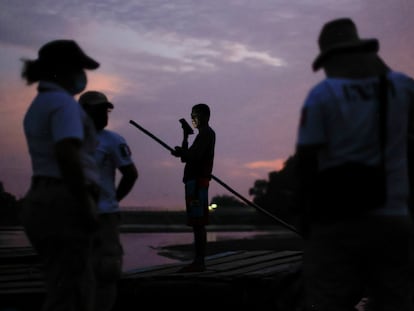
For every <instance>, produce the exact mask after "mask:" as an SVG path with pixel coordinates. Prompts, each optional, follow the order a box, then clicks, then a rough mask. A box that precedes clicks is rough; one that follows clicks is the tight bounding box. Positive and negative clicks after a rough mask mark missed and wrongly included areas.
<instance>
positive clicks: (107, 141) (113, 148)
mask: <svg viewBox="0 0 414 311" xmlns="http://www.w3.org/2000/svg"><path fill="white" fill-rule="evenodd" d="M98 141H99V143H98V147H97V148H96V150H95V159H96V162H97V164H98V167H99V170H100V174H101V176H100V186H101V194H100V197H99V203H98V206H99V211H100V213H115V212H119V203H118V201H117V199H116V188H115V187H116V186H115V175H116V170H117V168H119V167H121V166H125V165H130V164H132V163H133V162H132V159H131V151H130V149H129V147H128V145H127V143H126V141H125V139H124V138H123V137H122V136H121V135H119V134H117V133H115V132H112V131H110V130H107V129H103V130H101V131H99V132H98Z"/></svg>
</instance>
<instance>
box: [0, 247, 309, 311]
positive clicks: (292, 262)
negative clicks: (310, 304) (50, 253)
mask: <svg viewBox="0 0 414 311" xmlns="http://www.w3.org/2000/svg"><path fill="white" fill-rule="evenodd" d="M301 262H302V252H301V251H281V252H275V251H271V250H263V251H232V252H226V253H220V254H216V255H213V256H210V257H208V258H207V261H206V271H204V272H197V273H178V272H177V271H178V270H179V269H180V268H181V267H182V266H183V265H184V264H187V262H184V263H174V264H165V265H159V266H154V267H146V268H140V269H134V270H130V271H126V272H124V273H123V275H122V278H121V280H120V281H119V284H118V285H119V286H118V289H119V291H118V298H117V302H116V305H115V308H114V310H120V311H121V310H122V311H128V310H138V309H139V308H142V306H143V305H144V306H145V305H147V306H148V305H150V306H152V307H174V308H176V307H177V308H181V310H183V309H184V310H186V309H187V307H186V306H188V310H190V309H192V310H193V309H194V304H193V303H194V302H197V303H200V304H201V305H200V306H198V309H200V308H202V309H210V308H214V307H225V306H228V307H237V308H239V309H244V308H246V309H250V310H251V309H252V308H253V309H256V308H260V309H261V310H266V309H267V308H269V309H273V310H274V309H275V308H277V306H278V305H279V306H280V305H284V306H285V305H287V304H292V306H295V305H296V304H297V303H298V299H299V300H300V295H301V281H300V280H301V277H300V271H301V269H300V268H301ZM43 295H44V286H43V275H42V273H41V270H40V265H39V263H38V262H37V260H36V255H35V254H34V252H33V251H32V250H31V248H30V247H27V248H10V249H9V248H0V301H2V302H3V303H2V304H3V306H5V307H15V308H16V307H17V308H18V310H22V311H23V310H39V309H38V308H40V305H41V301H42V299H43ZM26 303H29V306H30V307H27V309H26ZM280 308H281V307H279V309H280ZM276 310H277V309H276ZM292 310H293V309H292Z"/></svg>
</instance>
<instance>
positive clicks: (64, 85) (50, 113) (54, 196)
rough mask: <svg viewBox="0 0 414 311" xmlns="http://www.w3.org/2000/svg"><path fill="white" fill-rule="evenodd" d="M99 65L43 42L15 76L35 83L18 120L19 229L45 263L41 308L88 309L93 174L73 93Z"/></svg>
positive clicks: (70, 48) (62, 44) (86, 128)
mask: <svg viewBox="0 0 414 311" xmlns="http://www.w3.org/2000/svg"><path fill="white" fill-rule="evenodd" d="M98 67H99V64H98V62H96V61H95V60H94V59H92V58H91V57H90V56H88V55H87V54H85V53H84V52H83V51H82V49H81V48H80V47H79V45H78V44H77V43H76V42H75V41H73V40H54V41H51V42H48V43H46V44H45V45H43V46H42V47H41V48H40V50H39V52H38V58H37V59H35V60H24V67H23V70H22V78H23V79H25V80H26V82H27V84H29V85H30V84H33V83H37V84H38V85H37V91H38V92H37V95H36V97H35V98H34V99H33V101H32V103H31V104H30V106H29V108H28V110H27V112H26V114H25V116H24V121H23V126H24V133H25V136H26V141H27V145H28V149H29V153H30V158H31V163H32V183H31V186H30V189H29V191H28V193H27V194H26V196H25V197H24V206H23V214H22V216H23V217H22V219H23V225H24V229H25V232H26V234H27V236H28V238H29V240H30V242H31V243H32V245H33V247H34V248H35V250H36V252H37V253H38V254H39V256H40V258H41V260H42V262H43V263H44V276H45V283H46V296H45V302H44V306H43V309H42V310H43V311H52V310H62V311H63V310H68V311H69V310H83V311H92V310H93V308H94V298H95V297H94V294H93V293H94V287H95V286H94V274H93V270H92V258H91V242H92V237H93V234H94V231H95V230H96V226H97V207H96V199H97V195H98V193H97V192H98V190H99V186H98V183H99V172H98V169H97V165H96V161H95V159H94V157H93V155H94V151H95V144H96V140H95V139H96V136H95V134H96V132H95V129H94V126H93V124H92V122H91V121H90V119H89V118H88V116H87V115H86V113H85V112H84V111H83V109H82V108H81V107H80V106H79V104H78V102H77V101H76V100H75V99H74V97H73V96H74V95H76V94H78V93H80V92H82V91H83V90H84V89H85V87H86V85H87V76H86V72H85V69H89V70H92V69H96V68H98Z"/></svg>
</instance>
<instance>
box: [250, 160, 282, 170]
mask: <svg viewBox="0 0 414 311" xmlns="http://www.w3.org/2000/svg"><path fill="white" fill-rule="evenodd" d="M285 161H286V159H275V160H268V161H266V160H262V161H254V162H249V163H246V164H245V165H244V167H246V168H249V169H268V170H271V171H280V170H281V169H283V167H284V166H285Z"/></svg>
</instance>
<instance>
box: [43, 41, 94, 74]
mask: <svg viewBox="0 0 414 311" xmlns="http://www.w3.org/2000/svg"><path fill="white" fill-rule="evenodd" d="M38 61H39V62H40V64H42V65H43V66H46V67H49V68H67V69H71V68H73V69H96V68H98V67H99V63H98V62H97V61H95V60H94V59H92V58H91V57H90V56H88V55H86V54H85V52H84V51H82V49H81V48H80V47H79V45H78V44H77V43H76V42H75V41H74V40H54V41H50V42H48V43H46V44H45V45H43V46H42V47H41V48H40V50H39V53H38Z"/></svg>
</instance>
